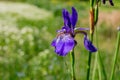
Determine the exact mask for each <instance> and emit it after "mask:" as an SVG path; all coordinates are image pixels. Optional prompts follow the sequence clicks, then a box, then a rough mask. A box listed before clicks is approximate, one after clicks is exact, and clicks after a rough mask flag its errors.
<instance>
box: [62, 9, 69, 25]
mask: <svg viewBox="0 0 120 80" xmlns="http://www.w3.org/2000/svg"><path fill="white" fill-rule="evenodd" d="M62 14H63V19H64V26H67V27H70V26H71V22H70V14H69V12H68V11H67V10H66V9H63V11H62Z"/></svg>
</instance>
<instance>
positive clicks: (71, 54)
mask: <svg viewBox="0 0 120 80" xmlns="http://www.w3.org/2000/svg"><path fill="white" fill-rule="evenodd" d="M70 58H71V76H72V80H76V78H75V55H74V49H73V50H72V51H71V52H70Z"/></svg>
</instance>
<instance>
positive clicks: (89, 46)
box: [84, 36, 97, 52]
mask: <svg viewBox="0 0 120 80" xmlns="http://www.w3.org/2000/svg"><path fill="white" fill-rule="evenodd" d="M84 46H85V48H86V49H87V50H89V51H90V52H96V51H97V48H96V47H94V45H93V44H92V42H91V41H90V40H88V39H87V36H85V37H84Z"/></svg>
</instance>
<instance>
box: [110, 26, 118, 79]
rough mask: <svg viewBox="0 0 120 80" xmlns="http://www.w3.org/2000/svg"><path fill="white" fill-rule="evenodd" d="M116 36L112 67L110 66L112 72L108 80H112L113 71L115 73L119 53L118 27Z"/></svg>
mask: <svg viewBox="0 0 120 80" xmlns="http://www.w3.org/2000/svg"><path fill="white" fill-rule="evenodd" d="M118 28H119V29H118V35H117V43H116V50H115V55H114V58H113V65H112V72H111V76H110V80H113V77H114V71H115V65H116V62H117V58H118V53H119V45H120V27H118Z"/></svg>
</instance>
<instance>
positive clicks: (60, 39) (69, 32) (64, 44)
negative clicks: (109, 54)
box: [51, 7, 97, 56]
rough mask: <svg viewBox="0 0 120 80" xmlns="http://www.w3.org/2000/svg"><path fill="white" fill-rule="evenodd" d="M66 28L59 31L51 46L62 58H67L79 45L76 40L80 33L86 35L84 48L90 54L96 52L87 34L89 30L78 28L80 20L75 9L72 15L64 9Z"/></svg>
mask: <svg viewBox="0 0 120 80" xmlns="http://www.w3.org/2000/svg"><path fill="white" fill-rule="evenodd" d="M62 14H63V20H64V26H63V27H62V29H60V30H58V31H57V33H58V34H57V37H56V38H55V39H54V40H53V41H52V43H51V45H52V46H53V47H54V48H55V52H56V53H57V54H58V55H60V56H66V55H67V54H68V53H69V52H70V51H71V50H72V49H73V48H74V47H75V46H76V44H77V42H76V40H75V39H74V37H75V35H76V34H78V33H82V34H84V46H85V48H86V49H87V50H88V51H90V52H96V51H97V49H96V48H95V47H94V46H93V44H92V43H91V42H90V41H89V40H88V38H87V33H86V32H85V31H86V30H88V28H76V27H75V26H76V23H77V20H78V14H77V11H76V9H75V8H74V7H72V14H70V13H69V12H68V11H67V10H66V9H63V11H62Z"/></svg>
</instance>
